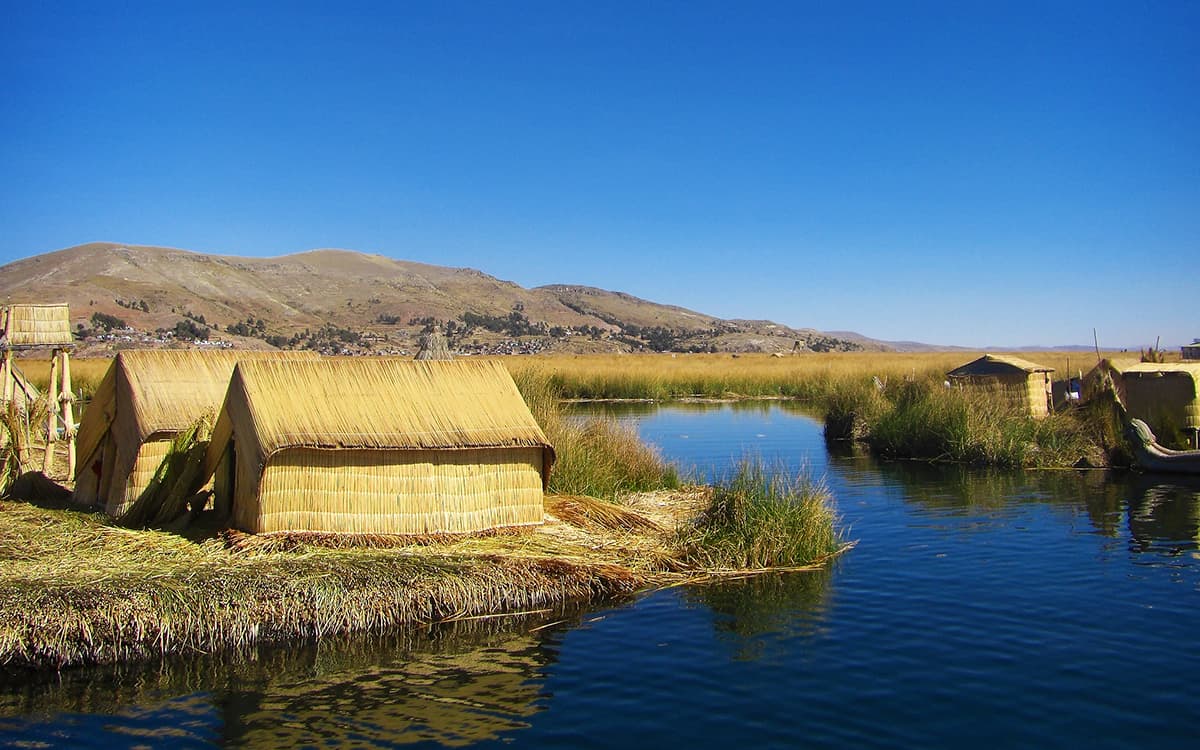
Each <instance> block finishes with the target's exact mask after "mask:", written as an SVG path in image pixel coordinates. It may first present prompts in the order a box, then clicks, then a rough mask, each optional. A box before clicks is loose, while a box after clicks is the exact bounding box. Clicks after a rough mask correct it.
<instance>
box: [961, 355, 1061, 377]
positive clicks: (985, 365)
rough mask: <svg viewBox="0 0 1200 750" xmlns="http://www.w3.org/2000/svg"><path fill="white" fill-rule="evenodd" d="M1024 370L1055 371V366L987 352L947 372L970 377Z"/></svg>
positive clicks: (1031, 371) (1028, 371)
mask: <svg viewBox="0 0 1200 750" xmlns="http://www.w3.org/2000/svg"><path fill="white" fill-rule="evenodd" d="M1013 371H1022V372H1027V373H1033V372H1054V368H1053V367H1045V366H1043V365H1039V364H1036V363H1034V362H1030V361H1029V360H1027V359H1021V358H1020V357H1013V356H1010V355H1006V354H985V355H983V356H982V357H980V358H979V359H975V360H972V361H970V362H968V363H967V364H965V365H962V366H961V367H956V368H955V369H953V370H951V371H950V372H949V373H947V376H948V377H952V378H955V377H970V376H973V375H999V374H1003V373H1006V372H1013Z"/></svg>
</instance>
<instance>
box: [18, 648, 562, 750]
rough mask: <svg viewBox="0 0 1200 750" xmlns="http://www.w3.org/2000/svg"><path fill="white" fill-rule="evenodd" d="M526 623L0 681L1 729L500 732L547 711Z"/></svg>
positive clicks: (308, 735) (174, 736)
mask: <svg viewBox="0 0 1200 750" xmlns="http://www.w3.org/2000/svg"><path fill="white" fill-rule="evenodd" d="M527 630H528V629H527V628H525V629H521V630H516V631H514V630H496V629H494V628H491V629H486V628H481V627H464V628H457V629H454V630H448V631H447V630H443V631H440V632H438V633H437V634H436V635H434V636H429V635H422V634H413V633H396V634H391V635H387V636H360V637H353V638H344V639H329V640H324V641H321V642H320V643H319V644H318V643H308V644H293V645H290V646H288V647H286V648H285V647H275V648H263V649H260V650H257V651H256V652H254V653H253V654H252V656H253V658H249V659H247V658H233V657H231V658H229V659H218V658H211V657H195V658H189V659H175V660H171V661H170V662H168V663H165V664H162V665H158V666H142V667H131V666H128V665H126V666H119V667H109V668H104V669H99V668H98V669H90V670H89V669H85V670H75V671H71V672H66V673H64V674H63V675H62V676H61V680H60V679H58V677H57V676H53V677H52V676H47V675H44V674H41V675H37V676H36V677H35V678H34V679H33V680H32V681H29V680H26V681H23V682H21V683H20V684H17V685H13V686H8V685H5V687H4V688H3V689H0V736H10V735H11V736H13V737H14V739H15V740H16V744H14V745H12V746H30V745H31V744H32V745H37V744H38V743H40V742H44V741H46V740H47V739H50V738H51V737H53V738H55V739H54V740H53V743H52V744H61V743H62V742H63V741H64V740H67V741H69V742H70V743H71V744H86V743H87V742H89V741H90V742H96V741H97V740H98V739H100V737H99V733H103V735H104V737H103V740H104V741H103V742H102V743H101V744H103V745H104V746H106V747H107V746H113V745H114V744H116V745H119V744H120V743H121V742H122V738H125V739H128V741H129V743H130V744H129V746H137V745H139V744H140V743H142V742H145V741H147V740H150V741H156V742H159V743H161V742H163V741H170V743H171V744H172V745H173V746H177V745H180V744H183V745H187V744H192V745H206V744H210V743H213V742H215V743H218V744H220V745H221V746H224V747H245V748H260V747H261V748H274V747H297V746H305V745H307V746H314V745H323V746H329V745H338V744H346V743H349V744H355V745H359V746H361V745H364V744H365V745H368V746H377V745H392V744H398V743H400V744H409V743H414V742H434V743H439V744H444V745H465V744H471V743H474V742H478V741H481V740H487V739H496V738H498V737H500V736H502V735H504V734H507V733H511V732H513V731H517V730H521V729H524V728H527V727H528V726H529V721H528V720H529V717H531V716H533V715H534V714H535V713H537V712H539V711H541V710H543V709H544V707H545V706H544V700H545V696H544V695H543V693H542V684H543V677H544V675H543V670H544V669H545V668H546V666H547V665H548V664H549V663H550V660H551V658H552V657H551V656H550V654H551V653H552V652H551V651H549V650H547V649H545V648H543V647H542V644H541V640H540V639H541V633H534V634H531V633H529V632H527ZM244 656H245V655H243V657H244ZM4 717H9V718H4ZM0 746H5V742H3V741H0Z"/></svg>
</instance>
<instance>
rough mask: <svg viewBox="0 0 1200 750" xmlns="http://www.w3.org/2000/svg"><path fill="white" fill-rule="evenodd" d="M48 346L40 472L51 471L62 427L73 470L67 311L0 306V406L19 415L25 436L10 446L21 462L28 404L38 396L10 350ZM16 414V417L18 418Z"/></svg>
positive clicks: (28, 434)
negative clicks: (45, 414)
mask: <svg viewBox="0 0 1200 750" xmlns="http://www.w3.org/2000/svg"><path fill="white" fill-rule="evenodd" d="M47 348H48V349H50V350H51V355H50V387H49V388H48V389H47V392H46V395H45V397H44V398H45V403H46V411H47V417H46V452H45V455H44V457H43V459H42V472H43V473H47V474H48V473H49V472H50V468H51V463H52V462H53V460H54V446H55V443H57V442H58V431H59V429H60V426H61V429H62V432H63V439H64V440H66V442H67V473H68V476H71V475H74V473H75V429H76V425H75V416H74V411H75V410H74V407H73V406H72V404H74V402H75V395H74V393H73V392H72V391H71V357H70V351H71V349H73V348H75V337H74V335H73V334H72V333H71V316H70V310H69V308H68V307H67V305H66V304H57V305H8V306H6V307H4V308H0V354H2V355H3V362H2V363H0V408H3V409H4V412H5V414H7V415H8V417H9V418H10V419H14V420H15V419H17V418H20V419H21V420H22V423H23V428H24V434H25V436H26V438H25V439H24V440H17V441H16V443H15V445H14V446H13V449H14V451H15V452H16V454H17V461H18V463H20V464H21V465H22V466H24V465H25V463H26V461H27V460H28V456H27V455H26V451H27V450H28V449H29V447H30V443H32V439H31V438H32V425H31V424H30V420H31V414H32V411H33V410H32V405H33V404H34V403H35V402H37V401H40V400H42V398H43V397H42V394H40V393H39V392H38V390H37V389H36V388H34V387H33V385H32V384H31V383H29V381H28V379H27V378H25V376H24V375H23V374H22V373H21V371H20V370H19V369H18V368H17V366H16V363H15V362H14V361H13V352H14V351H16V350H21V349H47ZM18 415H20V416H18Z"/></svg>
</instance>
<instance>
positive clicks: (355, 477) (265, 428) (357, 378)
mask: <svg viewBox="0 0 1200 750" xmlns="http://www.w3.org/2000/svg"><path fill="white" fill-rule="evenodd" d="M301 394H302V395H301ZM553 461H554V449H553V448H552V447H551V446H550V443H549V442H548V441H547V440H546V436H545V435H544V434H543V433H542V430H541V428H540V427H538V424H537V422H536V421H535V420H534V418H533V415H532V414H530V412H529V408H528V407H527V406H526V405H525V402H524V400H523V399H522V398H521V394H520V393H519V392H518V391H517V387H516V385H515V384H514V383H513V380H512V377H511V376H510V375H509V374H508V370H506V369H505V368H504V366H503V365H502V364H500V363H499V362H495V361H481V360H471V361H465V360H458V361H453V362H406V361H400V360H394V359H382V360H381V359H326V360H321V361H317V362H272V361H255V362H242V363H239V364H238V366H237V368H236V370H235V371H234V374H233V379H232V380H231V381H230V384H229V392H228V394H227V395H226V397H225V403H224V406H223V407H222V409H221V414H220V416H219V417H218V419H217V424H216V427H215V428H214V430H213V437H212V441H211V442H210V443H209V450H208V456H207V458H206V461H205V471H206V473H208V472H212V473H213V474H214V487H215V489H216V503H217V507H218V509H222V510H228V511H229V512H231V513H232V518H233V523H234V525H235V526H237V527H238V528H240V529H242V530H244V531H250V532H256V533H265V532H275V531H305V532H323V533H358V534H402V535H427V534H444V533H453V534H458V533H469V532H477V531H483V530H487V529H494V528H500V527H511V526H526V525H534V524H540V523H541V522H542V513H543V511H542V493H543V491H544V489H545V486H546V481H547V479H548V477H549V474H550V468H551V465H552V464H553Z"/></svg>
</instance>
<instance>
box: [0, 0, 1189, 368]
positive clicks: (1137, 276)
mask: <svg viewBox="0 0 1200 750" xmlns="http://www.w3.org/2000/svg"><path fill="white" fill-rule="evenodd" d="M0 178H2V181H0V263H7V262H10V261H12V260H15V259H18V258H23V257H28V256H31V255H36V254H39V253H43V252H47V251H50V250H56V249H61V248H64V247H69V246H71V245H76V244H80V243H83V242H88V241H95V240H106V241H115V242H123V243H127V244H152V245H166V246H171V247H181V248H186V249H189V250H197V251H203V252H214V253H227V254H234V255H281V254H286V253H291V252H297V251H302V250H307V249H313V248H319V247H341V248H349V249H353V250H361V251H364V252H377V253H382V254H384V255H388V256H392V257H395V258H401V259H407V260H418V261H423V262H429V263H437V264H442V265H451V266H470V267H473V268H478V269H481V270H483V271H486V272H488V273H491V274H493V275H496V276H499V277H501V278H504V279H509V280H512V281H515V282H517V283H519V284H521V285H523V286H537V285H540V284H549V283H574V284H587V285H591V286H598V287H603V288H606V289H613V290H619V291H625V292H629V293H631V294H635V295H637V296H640V297H645V298H648V299H651V300H654V301H656V302H664V303H670V304H677V305H683V306H685V307H690V308H693V309H697V310H701V311H703V312H706V313H711V314H715V315H719V316H721V317H742V318H770V319H773V320H776V321H779V322H782V323H786V324H789V325H793V326H798V327H799V326H812V327H816V328H821V329H825V330H853V331H858V332H860V333H863V334H866V335H869V336H873V337H876V338H882V339H893V340H896V339H907V340H917V341H924V342H929V343H936V344H960V345H968V346H992V345H995V346H1023V345H1058V344H1087V343H1090V342H1091V340H1092V328H1093V327H1095V328H1097V329H1099V333H1100V339H1101V344H1102V345H1111V346H1138V345H1147V344H1152V343H1153V342H1154V340H1155V337H1156V336H1161V337H1162V339H1163V342H1164V344H1172V345H1175V344H1179V343H1186V342H1189V341H1191V339H1192V338H1193V337H1195V336H1200V304H1198V302H1200V294H1198V293H1197V290H1198V288H1200V274H1198V273H1197V261H1198V259H1200V2H1183V3H1172V2H1128V3H1107V2H1080V3H1065V2H1053V1H1047V0H1042V1H1040V2H1033V3H1028V4H1023V3H1018V2H972V1H970V0H958V1H956V2H945V3H929V2H908V1H904V2H901V1H899V0H896V1H894V2H865V3H860V2H825V3H805V2H799V0H796V1H793V2H780V3H759V2H740V1H739V2H733V1H730V2H723V3H706V2H695V1H687V2H670V3H668V2H651V1H648V0H642V1H639V2H629V3H618V2H595V1H588V2H572V1H570V0H555V1H552V2H544V3H526V2H519V1H518V0H512V2H466V3H456V2H448V1H445V0H439V1H438V2H429V3H416V2H402V1H401V0H395V1H394V2H379V3H368V2H354V1H352V0H351V1H347V0H342V1H340V2H327V3H325V2H300V1H289V2H280V3H265V2H262V3H256V2H248V1H246V2H242V1H239V2H229V3H226V2H216V1H214V0H200V1H197V2H182V1H176V0H163V1H159V2H148V3H134V2H121V1H120V0H108V1H106V2H87V3H80V4H74V3H57V2H40V1H39V2H29V1H28V0H0Z"/></svg>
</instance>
